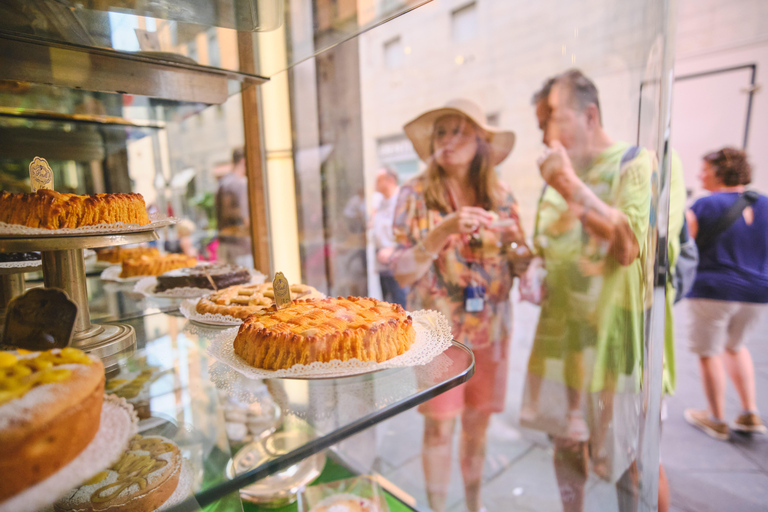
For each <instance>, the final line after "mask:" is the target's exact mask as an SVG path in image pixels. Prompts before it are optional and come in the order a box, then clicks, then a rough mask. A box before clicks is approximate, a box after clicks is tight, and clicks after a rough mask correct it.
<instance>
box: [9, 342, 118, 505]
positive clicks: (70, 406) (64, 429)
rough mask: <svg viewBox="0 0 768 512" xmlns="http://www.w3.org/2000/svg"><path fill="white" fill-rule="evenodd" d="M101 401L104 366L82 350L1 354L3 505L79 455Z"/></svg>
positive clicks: (97, 419) (92, 432)
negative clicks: (8, 499) (5, 501)
mask: <svg viewBox="0 0 768 512" xmlns="http://www.w3.org/2000/svg"><path fill="white" fill-rule="evenodd" d="M103 400H104V366H103V365H102V364H101V361H99V360H98V359H96V358H93V357H91V356H88V355H87V354H85V353H83V352H81V351H80V350H77V349H74V348H65V349H53V350H48V351H45V352H25V351H17V352H15V353H9V352H3V353H0V453H2V454H3V456H2V457H0V475H3V478H0V502H2V501H3V500H5V499H7V498H10V497H11V496H14V495H16V494H18V493H19V492H21V491H23V490H24V489H26V488H27V487H30V486H32V485H34V484H36V483H38V482H40V481H42V480H44V479H45V478H47V477H48V476H50V475H52V474H53V473H55V472H56V471H58V470H59V469H61V468H62V467H63V466H65V465H66V464H68V463H69V462H70V461H72V459H74V458H75V457H77V456H78V455H79V454H80V452H82V451H83V449H84V448H85V447H86V446H87V445H88V443H90V442H91V440H93V438H94V436H95V435H96V432H97V431H98V430H99V424H100V420H101V407H102V403H103Z"/></svg>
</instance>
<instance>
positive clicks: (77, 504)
mask: <svg viewBox="0 0 768 512" xmlns="http://www.w3.org/2000/svg"><path fill="white" fill-rule="evenodd" d="M181 462H182V458H181V452H180V451H179V447H178V446H177V445H176V444H175V443H173V442H172V441H171V440H170V439H166V438H165V437H161V436H147V437H142V436H139V435H137V436H134V438H133V439H132V440H131V442H130V444H129V446H128V450H126V451H125V453H123V455H122V456H121V457H120V459H119V460H118V461H117V462H116V463H115V464H113V465H112V467H111V468H109V469H107V470H105V471H102V472H100V473H98V474H96V475H94V476H93V478H91V479H90V480H88V481H87V482H85V483H84V484H82V485H81V486H80V487H77V488H75V489H73V490H72V491H70V493H69V494H68V495H67V496H66V497H64V498H62V499H61V500H59V501H58V502H57V503H56V504H55V506H54V508H55V510H57V511H59V512H91V511H99V512H112V511H118V510H120V511H130V512H144V511H151V510H156V509H157V508H158V507H159V506H161V505H162V504H163V503H165V501H166V500H168V498H169V497H170V496H171V495H172V494H173V492H174V491H175V490H176V486H177V485H178V483H179V475H180V474H181Z"/></svg>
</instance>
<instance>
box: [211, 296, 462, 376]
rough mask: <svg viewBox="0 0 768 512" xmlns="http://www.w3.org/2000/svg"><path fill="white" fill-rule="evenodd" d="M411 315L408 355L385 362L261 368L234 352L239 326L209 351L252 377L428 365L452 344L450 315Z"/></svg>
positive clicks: (213, 343) (342, 373) (225, 333)
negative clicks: (412, 334) (411, 338)
mask: <svg viewBox="0 0 768 512" xmlns="http://www.w3.org/2000/svg"><path fill="white" fill-rule="evenodd" d="M409 314H410V315H411V317H412V318H413V328H414V329H415V331H416V341H415V342H414V343H413V345H411V348H410V349H409V350H408V351H407V352H406V353H405V354H401V355H399V356H396V357H393V358H392V359H390V360H388V361H384V362H383V363H377V362H374V361H360V360H359V359H350V360H349V361H338V360H334V361H331V362H329V363H319V362H315V363H312V364H308V365H303V364H297V365H295V366H293V367H292V368H289V369H287V370H262V369H260V368H254V367H253V366H250V365H249V364H248V363H246V362H245V361H244V360H243V359H241V358H240V356H238V355H237V354H235V348H234V344H233V342H234V340H235V336H237V331H238V329H239V327H237V328H236V327H233V328H231V329H227V330H225V331H222V332H221V334H219V335H218V336H216V337H215V338H214V339H213V340H211V344H210V346H209V347H208V354H209V355H211V356H213V357H214V358H216V359H218V360H219V361H221V362H222V363H225V364H227V365H229V366H231V367H232V368H233V369H235V370H237V371H238V372H240V373H242V374H243V375H245V376H246V377H250V378H252V379H275V378H285V379H308V378H321V379H327V378H333V377H347V376H351V375H359V374H362V373H370V372H373V371H378V370H383V369H385V368H397V367H403V366H421V365H423V364H427V363H428V362H430V361H431V360H432V359H434V358H435V357H436V356H438V355H440V354H442V353H443V352H445V351H446V350H447V349H448V347H450V346H451V342H452V340H453V335H452V334H451V324H450V322H449V321H448V319H447V318H445V317H444V316H443V315H442V314H441V313H438V312H437V311H425V310H422V311H414V312H413V313H409Z"/></svg>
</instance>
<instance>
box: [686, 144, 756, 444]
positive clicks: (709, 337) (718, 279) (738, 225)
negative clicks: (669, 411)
mask: <svg viewBox="0 0 768 512" xmlns="http://www.w3.org/2000/svg"><path fill="white" fill-rule="evenodd" d="M699 178H700V179H701V184H702V187H703V188H704V189H705V190H708V191H709V192H711V195H709V196H707V197H703V198H701V199H699V200H698V201H696V202H695V203H694V205H693V206H692V207H691V209H690V210H688V212H687V220H688V226H689V228H690V233H691V236H693V237H694V238H696V244H697V245H698V247H699V266H698V269H697V272H696V280H695V281H694V283H693V288H692V289H691V291H690V293H689V294H688V296H687V297H688V307H689V315H690V316H689V318H690V328H689V347H690V349H691V351H692V352H694V353H695V354H697V355H698V356H699V362H700V368H701V380H702V384H703V385H704V394H705V395H706V397H707V405H708V406H709V408H708V410H703V411H701V410H694V409H686V411H685V419H686V420H687V421H688V422H689V423H690V424H691V425H693V426H694V427H696V428H699V429H701V430H703V431H704V432H706V433H707V434H709V435H710V436H712V437H714V438H715V439H721V440H725V439H728V433H729V432H728V424H727V423H726V421H725V385H726V377H725V376H726V371H727V373H728V375H729V376H730V378H731V381H732V382H733V385H734V387H735V388H736V391H737V393H738V395H739V400H740V401H741V408H742V411H741V414H739V416H738V417H737V418H736V420H735V421H734V423H733V424H732V425H731V428H732V429H734V430H736V431H740V432H760V433H765V432H766V427H765V425H763V421H762V419H761V418H760V415H759V413H758V410H757V404H756V402H755V368H754V365H753V363H752V356H751V355H750V353H749V350H748V349H747V347H746V346H745V342H746V341H747V339H748V338H749V337H750V335H752V334H754V333H755V330H756V329H757V328H759V327H760V326H761V322H762V321H763V320H764V318H765V314H766V310H768V306H767V305H766V304H768V198H766V197H765V196H763V195H759V194H756V193H754V192H746V193H745V191H744V186H745V185H748V184H749V183H750V182H751V180H752V168H751V166H750V164H749V162H748V161H747V155H746V154H745V153H744V152H743V151H741V150H739V149H734V148H729V147H726V148H723V149H721V150H719V151H715V152H714V153H710V154H708V155H706V156H705V157H704V161H703V163H702V168H701V173H700V174H699ZM737 203H738V204H737ZM729 214H730V217H731V218H730V219H729V221H728V220H724V219H726V218H727V217H728V216H729Z"/></svg>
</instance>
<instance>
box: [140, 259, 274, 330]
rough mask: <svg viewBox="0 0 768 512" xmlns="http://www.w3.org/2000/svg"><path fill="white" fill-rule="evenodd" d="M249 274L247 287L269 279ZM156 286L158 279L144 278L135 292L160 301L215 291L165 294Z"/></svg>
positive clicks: (184, 290)
mask: <svg viewBox="0 0 768 512" xmlns="http://www.w3.org/2000/svg"><path fill="white" fill-rule="evenodd" d="M249 272H250V273H251V280H250V281H249V282H248V283H244V284H245V285H251V284H261V283H263V282H264V281H265V280H266V279H267V276H265V275H264V274H262V273H261V272H259V271H258V270H249ZM156 286H157V277H155V276H148V277H143V278H142V279H141V280H140V281H139V282H138V283H136V286H134V287H133V291H134V292H136V293H141V294H142V295H144V296H145V297H157V298H160V299H189V298H193V297H201V296H203V295H208V294H210V293H211V292H213V290H212V289H210V288H191V287H185V288H172V289H170V290H166V291H164V292H156V291H155V287H156ZM185 316H186V315H185ZM227 325H234V324H227Z"/></svg>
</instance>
